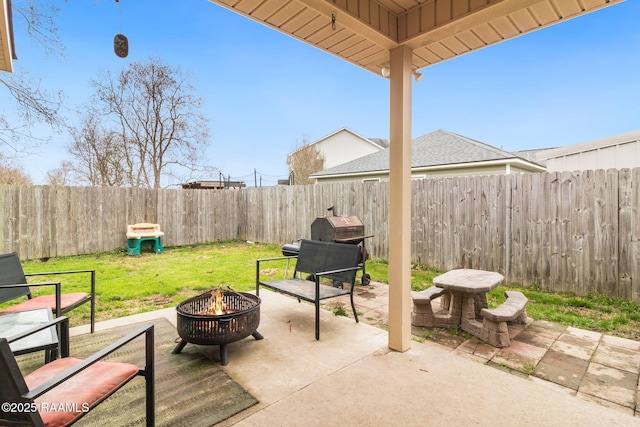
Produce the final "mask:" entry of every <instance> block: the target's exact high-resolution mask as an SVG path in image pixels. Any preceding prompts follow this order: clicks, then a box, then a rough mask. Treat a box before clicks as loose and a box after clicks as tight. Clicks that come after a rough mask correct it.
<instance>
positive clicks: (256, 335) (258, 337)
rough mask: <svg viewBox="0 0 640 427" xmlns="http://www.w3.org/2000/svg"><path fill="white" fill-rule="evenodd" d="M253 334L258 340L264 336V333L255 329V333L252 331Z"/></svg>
mask: <svg viewBox="0 0 640 427" xmlns="http://www.w3.org/2000/svg"><path fill="white" fill-rule="evenodd" d="M251 336H252V337H254V338H255V339H256V340H261V339H262V338H264V337H263V336H262V334H261V333H260V332H258V331H255V332H254V333H252V334H251Z"/></svg>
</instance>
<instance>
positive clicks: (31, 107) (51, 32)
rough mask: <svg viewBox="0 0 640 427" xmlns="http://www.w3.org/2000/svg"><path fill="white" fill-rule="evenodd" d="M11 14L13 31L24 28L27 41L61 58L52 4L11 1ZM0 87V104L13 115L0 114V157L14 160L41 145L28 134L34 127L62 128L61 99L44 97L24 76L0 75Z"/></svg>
mask: <svg viewBox="0 0 640 427" xmlns="http://www.w3.org/2000/svg"><path fill="white" fill-rule="evenodd" d="M12 11H13V21H14V27H16V28H18V27H24V28H25V30H26V32H27V34H28V35H29V37H30V39H31V41H32V42H34V43H35V44H36V45H38V46H39V47H40V48H42V49H44V50H45V51H46V52H47V53H49V54H52V55H58V56H61V55H62V51H63V49H62V44H61V43H60V40H59V38H58V36H57V27H56V25H55V22H54V18H55V16H56V15H57V14H58V12H59V8H58V7H57V6H56V2H55V0H13V1H12ZM0 86H1V87H4V89H6V91H0V100H2V102H1V103H2V104H3V105H9V104H8V103H9V102H10V101H11V100H12V101H13V104H14V105H12V107H13V108H12V111H13V112H14V113H15V116H14V117H12V118H11V119H10V118H8V117H7V116H6V115H3V114H2V112H0V153H2V154H3V155H4V157H5V159H15V158H17V157H19V155H21V154H28V152H29V150H30V149H32V148H34V147H36V146H38V145H39V143H41V142H43V141H42V140H39V139H38V138H34V136H33V135H32V134H31V127H32V126H33V125H34V124H36V123H45V124H47V125H49V126H51V127H52V128H54V129H58V128H59V127H60V126H61V125H63V119H62V118H61V116H60V115H59V114H58V111H59V108H60V105H61V103H62V95H61V93H55V94H51V93H48V92H47V91H45V90H43V89H42V88H41V87H40V84H39V82H38V80H37V79H35V78H33V77H32V76H30V75H28V74H24V73H22V74H9V73H6V72H0ZM5 98H6V100H5ZM5 103H6V104H5Z"/></svg>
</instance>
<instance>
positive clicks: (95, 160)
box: [67, 110, 127, 187]
mask: <svg viewBox="0 0 640 427" xmlns="http://www.w3.org/2000/svg"><path fill="white" fill-rule="evenodd" d="M72 136H73V143H72V144H70V145H69V146H68V147H67V150H68V151H69V154H71V156H72V157H73V159H74V162H70V163H69V164H68V167H69V169H70V172H71V175H72V176H73V181H74V182H78V183H82V184H89V185H91V186H103V187H109V186H122V185H125V184H126V183H127V169H126V158H125V157H126V155H125V153H124V151H125V149H126V148H125V144H123V142H122V139H121V136H120V135H119V134H118V133H116V132H114V131H107V130H105V129H103V128H102V126H101V123H100V120H99V118H98V116H96V114H95V112H93V111H91V110H90V111H89V113H87V115H86V116H85V117H84V119H83V121H82V127H81V129H80V130H74V131H72Z"/></svg>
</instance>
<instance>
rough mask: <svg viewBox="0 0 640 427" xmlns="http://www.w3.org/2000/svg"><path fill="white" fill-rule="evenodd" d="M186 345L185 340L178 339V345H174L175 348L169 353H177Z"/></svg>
mask: <svg viewBox="0 0 640 427" xmlns="http://www.w3.org/2000/svg"><path fill="white" fill-rule="evenodd" d="M185 345H187V342H186V341H185V340H180V342H179V343H178V345H177V346H176V348H174V349H173V351H172V352H171V354H178V353H180V352H181V351H182V349H183V348H184V346H185Z"/></svg>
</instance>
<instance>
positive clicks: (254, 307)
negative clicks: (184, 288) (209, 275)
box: [172, 288, 262, 365]
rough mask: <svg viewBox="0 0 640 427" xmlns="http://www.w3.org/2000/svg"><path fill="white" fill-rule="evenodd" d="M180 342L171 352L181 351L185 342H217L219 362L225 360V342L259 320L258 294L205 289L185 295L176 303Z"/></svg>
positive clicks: (252, 327)
mask: <svg viewBox="0 0 640 427" xmlns="http://www.w3.org/2000/svg"><path fill="white" fill-rule="evenodd" d="M176 310H177V312H178V318H177V325H178V335H180V338H181V340H180V342H179V343H178V345H177V346H176V348H174V349H173V351H172V353H173V354H177V353H180V352H181V351H182V349H183V348H184V346H185V345H187V343H192V344H200V345H218V346H220V363H221V364H222V365H226V364H227V363H229V360H228V356H227V344H229V343H231V342H235V341H239V340H241V339H243V338H246V337H248V336H249V335H252V336H253V337H254V338H255V339H256V340H261V339H262V335H260V333H259V332H258V331H257V330H256V329H257V328H258V324H259V323H260V298H258V297H257V296H255V295H252V294H248V293H243V292H235V291H233V290H231V289H227V290H223V289H221V288H218V289H216V290H211V291H207V292H205V293H203V294H200V295H198V296H196V297H193V298H189V299H187V300H185V301H183V302H181V303H180V304H178V306H177V307H176Z"/></svg>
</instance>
